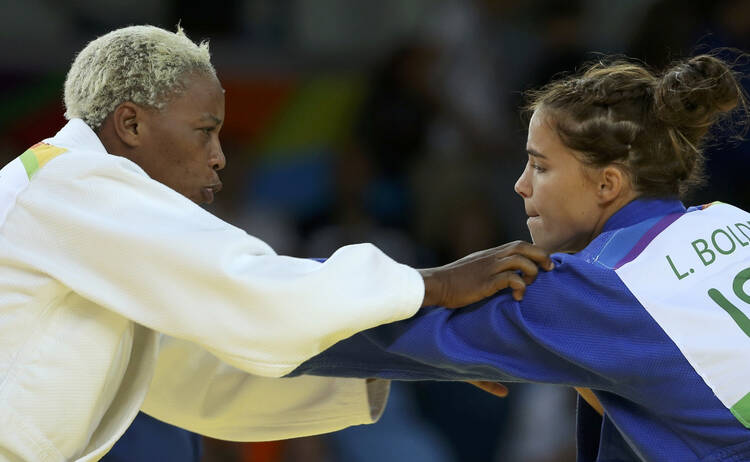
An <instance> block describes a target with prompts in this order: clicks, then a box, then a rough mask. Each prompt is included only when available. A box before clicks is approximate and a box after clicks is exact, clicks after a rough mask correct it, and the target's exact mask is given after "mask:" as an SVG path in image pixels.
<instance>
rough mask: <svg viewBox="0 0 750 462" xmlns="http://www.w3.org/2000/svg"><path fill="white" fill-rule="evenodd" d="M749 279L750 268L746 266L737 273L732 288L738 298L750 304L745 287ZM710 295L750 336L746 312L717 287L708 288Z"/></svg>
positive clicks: (749, 296) (749, 325) (749, 324)
mask: <svg viewBox="0 0 750 462" xmlns="http://www.w3.org/2000/svg"><path fill="white" fill-rule="evenodd" d="M748 279H750V268H745V269H743V270H742V271H740V272H739V273H737V276H735V277H734V282H733V283H732V289H733V290H734V294H735V295H737V298H739V299H740V300H742V301H743V302H745V303H747V304H750V295H748V293H747V292H745V288H744V285H745V282H746V281H747V280H748ZM708 296H709V297H711V300H713V301H714V302H716V304H717V305H719V306H720V307H721V308H723V309H724V311H726V312H727V313H728V314H729V316H731V317H732V319H733V320H734V322H736V323H737V325H738V326H739V327H740V329H742V332H744V333H745V335H747V336H748V337H750V319H748V318H747V316H745V313H743V312H742V311H740V309H739V308H737V307H736V306H734V304H733V303H732V302H730V301H729V300H727V298H726V297H725V296H724V295H723V294H722V293H721V292H719V291H718V290H717V289H713V288H712V289H708Z"/></svg>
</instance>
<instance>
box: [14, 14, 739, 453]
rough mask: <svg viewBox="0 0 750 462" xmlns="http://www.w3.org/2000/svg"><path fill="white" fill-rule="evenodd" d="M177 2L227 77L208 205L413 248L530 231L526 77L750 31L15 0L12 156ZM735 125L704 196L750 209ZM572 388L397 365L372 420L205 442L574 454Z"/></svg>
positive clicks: (696, 20)
mask: <svg viewBox="0 0 750 462" xmlns="http://www.w3.org/2000/svg"><path fill="white" fill-rule="evenodd" d="M178 21H179V22H180V23H181V25H182V26H183V27H184V28H185V31H186V33H187V34H188V35H189V36H190V37H191V38H192V39H193V40H196V41H198V40H209V41H210V44H211V51H212V55H213V61H214V64H215V66H216V69H217V71H218V74H219V78H220V79H221V81H222V83H223V86H224V88H225V89H226V91H227V93H226V97H227V115H226V122H225V125H224V129H223V131H222V141H223V146H224V152H225V154H226V156H227V161H228V167H227V168H226V169H225V170H224V172H223V175H222V177H223V180H224V185H225V188H224V191H223V192H222V193H221V194H220V195H219V196H218V198H217V201H216V203H215V204H214V205H212V207H211V211H212V212H214V213H216V214H217V215H219V216H220V217H222V218H224V219H225V220H227V221H229V222H231V223H233V224H235V225H237V226H239V227H241V228H244V229H245V230H247V231H248V232H249V233H250V234H253V235H256V236H258V237H260V238H262V239H264V240H266V241H267V242H268V243H269V244H271V246H273V247H274V248H275V249H276V250H277V252H279V253H281V254H289V255H294V256H301V257H325V256H328V255H330V254H331V253H332V251H333V250H335V249H336V248H338V247H339V246H341V245H345V244H349V243H355V242H363V241H367V242H373V243H375V244H376V245H377V246H379V247H380V248H381V249H383V250H384V251H385V252H386V253H388V254H389V255H391V256H392V257H393V258H395V259H396V260H398V261H401V262H404V263H408V264H410V265H414V266H417V267H427V266H434V265H440V264H443V263H447V262H448V261H451V260H453V259H456V258H459V257H461V256H463V255H465V254H467V253H470V252H472V251H475V250H479V249H483V248H487V247H491V246H495V245H499V244H501V243H504V242H507V241H510V240H515V239H525V240H528V234H527V232H526V229H525V214H524V212H523V206H522V202H521V200H520V199H519V198H518V197H517V196H516V195H515V193H514V192H513V183H514V181H515V179H516V178H517V176H518V175H519V174H520V173H521V171H522V170H523V167H524V163H525V158H526V155H525V151H524V145H525V137H526V132H525V123H524V120H523V119H522V118H521V117H520V114H519V110H518V108H519V106H520V105H521V104H522V102H523V97H522V92H523V90H525V89H528V88H533V87H538V86H539V85H541V84H543V83H545V82H547V81H548V80H549V79H550V78H551V77H552V76H554V75H555V74H557V73H559V72H563V71H574V70H575V69H576V68H577V67H579V66H580V65H581V63H583V62H584V61H586V60H591V59H596V58H597V56H600V55H601V54H625V55H628V56H632V57H635V58H639V59H642V60H645V61H646V62H647V63H649V64H650V65H652V66H653V67H654V68H656V69H660V68H663V67H664V66H665V65H666V64H668V63H669V62H670V61H671V60H672V59H675V58H679V57H683V56H687V55H691V54H696V53H699V52H705V51H708V50H712V49H716V48H721V47H733V48H737V49H740V50H743V51H748V50H750V1H748V0H711V1H708V0H706V1H702V0H692V1H690V0H679V1H678V0H621V1H614V0H613V1H600V0H577V1H576V0H565V1H557V0H550V1H542V0H526V1H518V0H445V1H440V0H377V1H373V0H213V1H210V2H206V1H198V0H184V1H178V0H172V1H156V0H155V1H145V0H142V1H139V0H67V1H66V0H23V1H12V0H0V163H1V164H3V165H4V164H5V163H6V162H7V161H9V160H11V159H12V158H14V157H16V156H17V155H19V154H20V153H21V152H23V151H24V150H25V149H26V148H27V147H28V146H30V145H32V144H34V143H36V142H38V141H40V140H42V139H44V138H46V137H49V136H51V135H52V134H54V133H55V132H56V131H57V130H58V129H59V128H60V127H61V126H62V125H63V124H64V119H63V116H62V114H63V107H62V102H61V100H62V85H63V81H64V78H65V73H66V72H67V69H68V66H69V65H70V63H71V62H72V59H73V57H74V55H75V53H76V51H78V50H80V49H81V48H82V47H83V46H84V45H85V44H86V43H87V42H88V41H90V40H92V39H94V38H96V37H97V36H99V35H101V34H104V33H106V32H108V31H110V30H112V29H114V28H118V27H122V26H125V25H130V24H146V23H147V24H153V25H158V26H162V27H165V28H167V29H171V30H174V29H175V26H176V24H177V23H178ZM723 53H724V55H725V56H727V57H729V59H730V60H734V57H735V56H736V55H735V54H733V53H731V52H729V51H724V52H723ZM737 65H738V70H740V71H742V72H744V73H745V75H750V66H748V63H747V61H741V60H740V61H738V64H737ZM743 84H744V86H745V88H746V89H747V88H748V81H747V80H744V81H743ZM732 135H733V132H730V131H725V130H724V129H719V130H717V131H716V138H715V143H714V144H713V145H712V146H711V148H710V149H709V150H708V155H709V159H710V160H709V162H708V173H709V175H710V178H711V181H710V183H709V186H707V187H704V188H703V189H701V190H700V191H697V192H696V193H695V194H693V196H692V197H691V198H690V200H689V201H688V202H690V203H703V202H708V201H712V200H721V201H726V202H731V203H734V204H735V205H738V206H740V207H742V208H745V209H748V208H750V182H748V181H745V180H744V178H743V175H744V174H745V172H747V171H748V166H749V165H750V156H749V154H750V152H749V151H750V146H749V145H748V143H747V142H746V141H745V142H743V141H741V140H736V139H734V137H733V136H732ZM574 407H575V395H574V394H573V392H571V391H570V390H567V389H565V388H562V387H549V386H542V385H514V386H513V387H512V388H511V394H510V396H509V397H508V398H507V399H504V400H501V399H498V398H495V397H493V396H490V395H488V394H485V393H483V392H481V391H480V390H478V389H475V388H473V387H471V386H469V385H467V384H461V383H457V384H445V383H418V384H394V387H393V392H392V397H391V401H390V404H389V407H388V410H387V411H386V413H385V415H384V417H383V418H382V420H381V422H379V423H378V424H376V425H371V426H365V427H356V428H352V429H349V430H345V431H342V432H338V433H335V434H331V435H325V436H322V437H314V438H301V439H297V440H289V441H284V442H270V443H258V444H235V443H225V442H219V441H213V440H207V441H205V448H204V460H206V461H229V462H233V461H244V462H282V461H284V462H286V461H306V462H322V461H332V462H338V461H346V462H360V461H361V462H370V461H383V460H388V461H389V462H400V461H438V462H442V461H444V462H455V461H511V462H512V461H523V462H542V461H567V460H570V461H572V460H575V456H574V434H575V421H574Z"/></svg>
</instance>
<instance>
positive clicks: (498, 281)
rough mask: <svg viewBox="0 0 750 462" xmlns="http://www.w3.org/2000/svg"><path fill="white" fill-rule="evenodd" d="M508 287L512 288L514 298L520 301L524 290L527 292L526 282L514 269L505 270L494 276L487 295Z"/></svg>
mask: <svg viewBox="0 0 750 462" xmlns="http://www.w3.org/2000/svg"><path fill="white" fill-rule="evenodd" d="M508 287H509V288H510V289H511V291H512V293H513V298H514V299H515V300H516V301H520V300H521V299H522V298H523V294H524V292H526V283H525V282H524V280H523V278H521V275H520V274H518V273H516V272H514V271H504V272H502V273H499V274H497V275H496V276H495V277H494V278H492V285H491V287H489V288H488V292H487V295H488V296H489V295H492V294H494V293H495V292H497V291H499V290H502V289H505V288H508Z"/></svg>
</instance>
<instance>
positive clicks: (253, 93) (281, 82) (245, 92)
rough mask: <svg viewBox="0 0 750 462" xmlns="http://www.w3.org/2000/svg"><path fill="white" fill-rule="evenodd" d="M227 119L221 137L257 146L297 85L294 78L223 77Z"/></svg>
mask: <svg viewBox="0 0 750 462" xmlns="http://www.w3.org/2000/svg"><path fill="white" fill-rule="evenodd" d="M222 85H223V87H224V89H225V90H226V120H225V121H224V127H223V128H222V137H227V138H231V139H232V140H233V141H236V142H248V143H255V142H257V140H258V137H259V136H261V135H262V134H264V133H265V131H267V130H268V127H269V126H270V125H271V124H272V123H273V122H274V120H275V119H276V116H277V114H279V112H280V111H281V110H283V108H284V107H285V105H286V103H287V101H288V100H289V97H290V96H291V95H292V93H293V91H294V90H295V88H296V87H297V86H298V83H297V80H296V79H294V78H291V77H274V78H271V77H266V78H260V77H251V78H237V77H235V78H232V77H229V78H222Z"/></svg>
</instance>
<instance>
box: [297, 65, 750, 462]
mask: <svg viewBox="0 0 750 462" xmlns="http://www.w3.org/2000/svg"><path fill="white" fill-rule="evenodd" d="M741 108H744V109H745V111H744V112H743V111H740V110H735V109H741ZM529 109H530V110H531V111H532V112H533V114H532V117H531V121H530V124H529V134H528V142H527V146H526V150H527V153H528V162H527V164H526V167H525V169H524V171H523V173H522V174H521V177H520V178H519V179H518V181H517V182H516V185H515V190H516V192H517V193H518V194H519V195H520V196H521V197H522V198H523V200H524V205H525V208H526V213H527V214H528V216H529V218H528V222H527V225H528V228H529V231H530V233H531V236H532V238H533V240H534V242H535V243H536V244H537V245H540V246H541V247H543V248H545V249H546V250H549V251H552V252H557V253H555V254H553V260H554V262H555V269H554V270H553V271H550V272H547V273H542V274H540V275H539V277H538V278H537V281H536V282H535V283H534V284H532V285H531V286H529V287H528V288H527V290H526V294H525V296H524V298H523V300H521V301H516V300H514V299H513V298H512V297H511V296H510V294H509V293H507V291H505V293H500V294H498V295H495V296H493V297H490V298H488V299H486V300H484V301H483V302H480V303H477V304H475V305H474V306H473V307H472V308H469V309H464V310H459V311H449V310H445V309H441V308H432V309H425V310H423V312H422V313H421V314H420V315H419V316H418V317H416V318H413V319H410V320H407V321H404V322H398V323H394V324H390V325H386V326H381V327H378V328H375V329H371V330H370V331H366V332H365V333H363V334H358V335H356V336H354V337H352V338H350V339H348V340H345V341H343V342H340V343H339V344H337V345H335V346H334V347H333V348H331V349H330V350H328V351H327V352H325V353H323V354H322V355H320V356H318V357H316V358H314V359H312V360H310V361H308V362H307V363H305V364H303V365H302V366H301V367H300V368H299V369H298V370H297V371H296V372H295V374H303V373H304V374H315V375H336V376H355V377H383V378H391V379H402V380H425V379H428V380H429V379H436V380H492V381H527V382H544V383H553V384H560V385H568V386H574V387H577V388H578V389H579V391H581V392H582V396H584V397H586V398H588V399H586V401H585V402H584V401H580V402H579V411H578V412H579V415H578V440H579V441H578V445H579V448H578V451H579V454H578V459H579V460H580V461H593V460H597V461H615V460H616V461H630V460H647V461H665V460H668V461H677V460H679V461H698V460H700V461H708V460H750V367H748V364H750V320H749V319H748V315H750V288H746V287H745V285H744V284H745V282H746V281H747V280H748V279H750V214H749V213H747V212H745V211H743V210H740V209H738V208H735V207H733V206H731V205H728V204H721V203H714V204H710V206H701V207H692V208H689V209H686V208H685V207H684V206H683V204H682V203H681V202H680V200H679V197H680V196H681V195H682V194H684V193H685V192H686V191H687V190H688V188H689V187H691V186H693V185H695V184H697V183H699V182H700V181H701V179H702V164H703V158H702V150H703V147H704V146H705V145H706V143H707V140H708V136H707V135H708V133H709V130H710V129H711V127H712V126H714V125H715V124H716V123H717V122H718V121H719V119H721V118H725V117H724V116H731V115H733V114H737V113H739V114H742V115H743V117H746V115H747V110H746V103H745V99H744V96H743V94H742V91H741V90H740V87H739V86H738V83H737V78H736V77H735V75H733V73H732V71H731V69H730V67H729V66H728V65H727V64H726V63H724V62H723V61H721V60H720V59H717V58H715V57H712V56H709V55H701V56H696V57H694V58H691V59H688V60H685V61H682V62H678V63H676V64H675V65H674V66H673V67H672V68H670V69H668V70H667V71H666V72H665V73H663V74H659V75H655V74H654V73H652V72H651V71H650V70H648V69H647V68H646V67H644V66H642V65H640V64H637V63H632V62H625V61H618V62H614V63H609V64H607V63H596V64H594V65H591V66H589V67H588V68H587V70H585V72H583V73H582V74H579V75H575V76H569V77H565V78H563V79H561V80H558V81H555V82H553V83H551V84H549V85H547V86H545V87H543V88H542V89H540V90H538V91H535V92H533V93H531V94H530V104H529ZM730 120H731V118H730ZM734 122H735V123H736V122H739V121H738V120H737V119H736V118H735V120H734ZM739 123H743V122H739Z"/></svg>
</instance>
